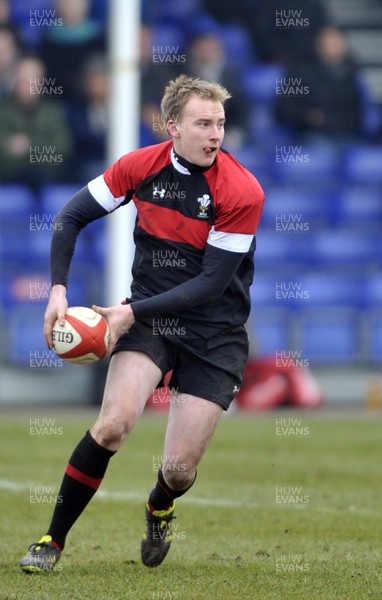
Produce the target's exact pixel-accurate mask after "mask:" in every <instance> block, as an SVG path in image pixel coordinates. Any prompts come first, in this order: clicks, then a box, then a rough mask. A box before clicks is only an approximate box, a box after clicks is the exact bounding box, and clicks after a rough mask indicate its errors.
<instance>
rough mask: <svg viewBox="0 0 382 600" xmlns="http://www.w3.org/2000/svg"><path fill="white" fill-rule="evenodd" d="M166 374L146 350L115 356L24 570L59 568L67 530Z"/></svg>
mask: <svg viewBox="0 0 382 600" xmlns="http://www.w3.org/2000/svg"><path fill="white" fill-rule="evenodd" d="M161 376H162V374H161V371H160V369H159V368H158V367H157V365H156V364H155V363H154V362H153V361H152V360H151V359H150V358H149V357H148V356H147V355H146V354H143V353H141V352H118V353H117V354H115V355H114V356H113V357H112V359H111V362H110V366H109V371H108V376H107V380H106V385H105V393H104V399H103V403H102V407H101V411H100V414H99V416H98V418H97V420H96V422H95V424H94V426H93V427H92V429H91V430H90V431H88V432H87V433H86V435H85V437H84V438H83V439H82V440H81V441H80V443H79V444H78V446H77V447H76V449H75V450H74V452H73V454H72V456H71V458H70V460H69V463H68V465H67V467H66V471H65V475H64V479H63V481H62V484H61V488H60V491H59V493H58V496H57V502H56V506H55V509H54V513H53V518H52V522H51V524H50V527H49V529H48V531H47V534H46V535H44V536H43V537H42V538H41V539H40V541H39V542H37V543H35V544H32V545H31V546H30V548H29V552H28V554H27V555H26V556H25V557H24V558H23V560H22V561H21V563H20V566H21V568H22V570H23V571H25V572H27V573H33V572H40V571H51V570H52V569H53V568H54V566H55V565H56V563H57V562H58V560H59V558H60V555H61V552H62V550H63V548H64V545H65V539H66V535H67V534H68V532H69V530H70V529H71V527H72V525H73V524H74V523H75V521H76V520H77V519H78V517H79V516H80V514H81V513H82V512H83V510H84V509H85V508H86V506H87V504H88V503H89V502H90V500H91V498H92V497H93V496H94V494H95V492H96V491H97V489H98V487H99V486H100V484H101V482H102V479H103V477H104V475H105V472H106V469H107V466H108V463H109V460H110V458H111V457H112V456H113V454H115V452H116V451H117V450H118V449H119V448H120V446H121V445H122V443H123V441H124V440H125V438H126V436H127V435H128V433H129V431H131V429H132V427H133V426H134V424H135V423H136V421H137V419H138V418H139V416H140V415H141V413H142V411H143V409H144V406H145V403H146V401H147V398H148V397H149V396H150V394H151V393H152V391H153V389H155V387H156V386H157V384H158V383H159V381H160V379H161Z"/></svg>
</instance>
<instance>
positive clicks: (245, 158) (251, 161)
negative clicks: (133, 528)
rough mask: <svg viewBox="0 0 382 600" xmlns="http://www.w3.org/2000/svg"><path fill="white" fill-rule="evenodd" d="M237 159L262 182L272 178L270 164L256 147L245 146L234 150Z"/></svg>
mask: <svg viewBox="0 0 382 600" xmlns="http://www.w3.org/2000/svg"><path fill="white" fill-rule="evenodd" d="M234 156H235V158H236V159H237V160H238V161H239V162H240V163H241V164H242V165H244V167H246V168H247V169H248V170H249V171H251V173H253V174H254V175H255V177H257V178H258V179H259V181H260V183H261V182H262V180H263V179H264V178H265V177H268V176H270V169H269V162H268V161H267V158H266V156H265V154H264V153H263V152H261V151H260V150H259V149H258V148H257V147H256V146H255V145H252V144H243V145H242V146H240V147H239V148H237V149H236V150H234Z"/></svg>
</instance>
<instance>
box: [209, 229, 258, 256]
mask: <svg viewBox="0 0 382 600" xmlns="http://www.w3.org/2000/svg"><path fill="white" fill-rule="evenodd" d="M253 238H254V236H253V235H252V234H251V233H226V232H225V231H215V227H211V229H210V232H209V234H208V239H207V244H210V245H211V246H215V248H221V249H222V250H229V251H230V252H248V250H249V249H250V247H251V244H252V241H253Z"/></svg>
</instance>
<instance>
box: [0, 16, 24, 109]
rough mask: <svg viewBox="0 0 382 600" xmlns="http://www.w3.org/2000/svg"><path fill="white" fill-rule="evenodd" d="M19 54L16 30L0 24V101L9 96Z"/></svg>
mask: <svg viewBox="0 0 382 600" xmlns="http://www.w3.org/2000/svg"><path fill="white" fill-rule="evenodd" d="M20 52H21V45H20V42H19V38H18V35H17V33H16V30H15V29H14V28H13V27H11V26H10V25H5V24H0V99H1V98H6V97H7V96H9V94H10V91H11V88H12V84H13V79H14V76H15V66H16V63H17V59H18V58H19V55H20Z"/></svg>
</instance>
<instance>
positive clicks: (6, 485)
mask: <svg viewBox="0 0 382 600" xmlns="http://www.w3.org/2000/svg"><path fill="white" fill-rule="evenodd" d="M31 487H33V488H40V489H43V488H44V487H46V486H44V485H43V484H41V483H40V484H38V483H33V482H32V481H25V482H23V483H18V482H16V481H11V480H8V479H0V489H2V490H7V491H9V492H27V491H29V490H30V488H31ZM95 498H99V499H100V500H118V501H119V500H120V501H129V500H137V501H138V502H145V501H146V500H147V495H146V494H141V493H139V492H112V491H107V490H99V491H98V492H97V494H96V495H95ZM182 504H197V505H199V506H214V507H221V508H238V507H240V508H255V507H256V506H257V504H256V502H241V501H237V500H229V499H224V498H223V499H214V498H199V497H196V496H184V497H182Z"/></svg>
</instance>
